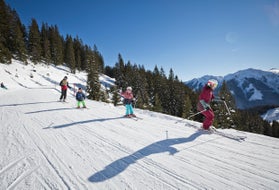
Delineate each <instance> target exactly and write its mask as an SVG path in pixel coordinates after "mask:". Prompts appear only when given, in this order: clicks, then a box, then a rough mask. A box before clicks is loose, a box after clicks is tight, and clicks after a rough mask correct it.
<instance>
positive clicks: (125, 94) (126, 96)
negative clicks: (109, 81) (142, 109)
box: [121, 91, 134, 104]
mask: <svg viewBox="0 0 279 190" xmlns="http://www.w3.org/2000/svg"><path fill="white" fill-rule="evenodd" d="M121 96H122V97H123V98H124V104H131V103H132V102H133V99H134V95H133V93H132V92H128V91H125V92H123V93H121Z"/></svg>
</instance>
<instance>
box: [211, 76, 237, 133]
mask: <svg viewBox="0 0 279 190" xmlns="http://www.w3.org/2000/svg"><path fill="white" fill-rule="evenodd" d="M219 97H221V98H222V99H224V101H225V102H224V101H217V102H214V106H213V108H214V110H215V111H214V112H215V121H214V126H216V127H222V128H230V127H233V125H234V122H233V116H232V115H231V114H234V112H233V111H235V110H236V107H235V101H234V98H233V96H232V94H231V93H230V91H229V90H228V88H227V84H226V82H225V81H223V84H222V86H221V89H220V91H219ZM226 105H227V106H228V109H229V110H227V107H226Z"/></svg>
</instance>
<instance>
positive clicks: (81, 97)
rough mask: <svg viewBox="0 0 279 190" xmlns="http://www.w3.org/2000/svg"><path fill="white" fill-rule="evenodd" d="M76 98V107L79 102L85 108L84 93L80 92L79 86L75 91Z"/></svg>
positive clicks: (78, 106) (78, 105)
mask: <svg viewBox="0 0 279 190" xmlns="http://www.w3.org/2000/svg"><path fill="white" fill-rule="evenodd" d="M76 100H77V108H80V104H82V106H83V108H86V106H85V102H84V100H85V94H84V93H83V92H82V89H81V88H79V89H78V91H77V93H76Z"/></svg>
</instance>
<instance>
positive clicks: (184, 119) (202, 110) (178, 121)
mask: <svg viewBox="0 0 279 190" xmlns="http://www.w3.org/2000/svg"><path fill="white" fill-rule="evenodd" d="M205 111H206V109H204V110H202V111H200V112H198V113H195V114H193V115H190V116H189V117H187V119H190V118H191V117H194V116H196V115H199V114H200V113H202V112H205ZM185 119H186V118H183V119H181V120H179V121H176V122H175V123H180V122H182V121H183V120H185Z"/></svg>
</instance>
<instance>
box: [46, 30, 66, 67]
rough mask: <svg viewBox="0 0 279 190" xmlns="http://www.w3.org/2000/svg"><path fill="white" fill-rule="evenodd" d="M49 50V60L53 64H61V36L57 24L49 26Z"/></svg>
mask: <svg viewBox="0 0 279 190" xmlns="http://www.w3.org/2000/svg"><path fill="white" fill-rule="evenodd" d="M49 32H50V34H49V35H50V37H49V41H50V51H51V60H52V61H53V63H54V64H55V65H61V64H62V63H63V60H64V59H63V58H64V56H63V37H62V36H60V33H59V30H58V27H57V26H54V27H53V26H51V27H50V31H49Z"/></svg>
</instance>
